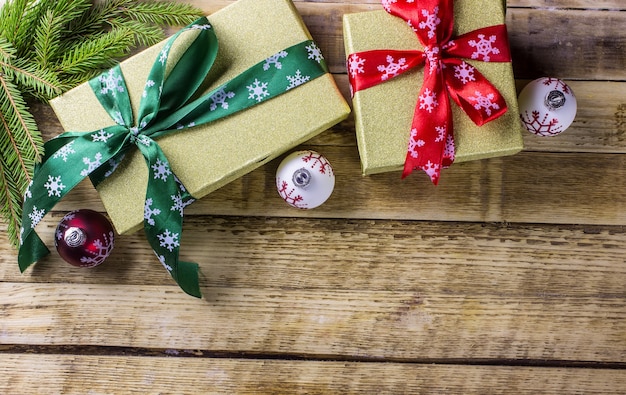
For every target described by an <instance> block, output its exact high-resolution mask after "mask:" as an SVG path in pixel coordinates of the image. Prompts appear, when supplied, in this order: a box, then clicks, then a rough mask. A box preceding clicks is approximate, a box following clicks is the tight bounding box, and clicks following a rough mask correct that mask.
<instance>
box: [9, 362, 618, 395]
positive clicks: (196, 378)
mask: <svg viewBox="0 0 626 395" xmlns="http://www.w3.org/2000/svg"><path fill="white" fill-rule="evenodd" d="M0 377H2V378H1V379H0V391H3V392H4V393H11V391H12V390H14V389H15V388H20V389H23V390H24V393H28V394H33V395H34V394H50V393H63V394H67V395H70V394H85V393H89V394H109V393H116V394H142V395H143V394H174V393H176V394H199V393H202V394H209V393H211V394H214V393H215V394H217V393H221V394H234V393H238V394H243V393H254V394H259V393H274V394H276V393H307V394H327V393H334V394H337V393H342V394H343V393H345V394H348V393H355V394H356V393H358V394H362V393H368V394H369V393H372V394H373V393H376V394H387V393H393V394H416V393H420V394H441V393H463V394H491V393H500V392H503V391H504V392H509V393H510V392H514V393H516V394H520V395H524V394H529V395H534V394H537V393H541V394H545V395H549V394H555V395H560V394H564V393H577V394H592V393H596V394H605V395H610V394H620V393H622V392H621V390H620V389H621V388H624V387H626V377H625V376H624V375H623V374H622V373H621V372H620V371H617V370H609V369H594V370H589V369H571V368H570V369H564V368H552V369H538V368H533V367H502V366H461V365H419V364H394V363H386V364H380V363H354V362H330V361H329V362H322V361H280V360H271V359H270V360H241V359H205V358H153V357H150V358H141V357H124V356H123V357H118V356H112V357H107V356H80V355H78V356H74V355H37V356H35V355H15V354H7V355H3V356H1V357H0ZM34 377H37V379H34ZM112 377H115V379H114V380H112V379H111V378H112ZM190 378H193V379H190ZM505 389H506V390H505Z"/></svg>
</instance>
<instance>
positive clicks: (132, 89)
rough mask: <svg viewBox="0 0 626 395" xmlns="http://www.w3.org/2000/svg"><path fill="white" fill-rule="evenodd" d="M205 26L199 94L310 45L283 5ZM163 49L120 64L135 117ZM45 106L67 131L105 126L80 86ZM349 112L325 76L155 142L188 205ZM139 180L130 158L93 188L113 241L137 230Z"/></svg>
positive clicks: (243, 2)
mask: <svg viewBox="0 0 626 395" xmlns="http://www.w3.org/2000/svg"><path fill="white" fill-rule="evenodd" d="M208 19H209V21H210V23H211V25H212V27H213V29H214V31H215V33H216V35H217V39H218V41H219V51H218V54H217V58H216V60H215V64H214V65H213V68H212V69H211V71H210V73H209V76H208V78H207V81H211V83H210V86H207V87H206V92H209V91H211V90H212V89H214V88H216V87H219V86H220V85H221V84H223V83H225V82H228V81H230V80H231V79H232V78H234V77H235V76H238V75H239V74H241V73H242V72H244V71H245V70H247V69H248V68H250V67H251V66H253V65H255V64H257V63H259V62H262V61H263V60H265V59H267V58H268V57H271V56H272V55H274V54H276V53H278V52H280V51H282V50H284V49H286V48H288V47H290V46H293V45H295V44H298V43H301V42H303V41H306V40H310V39H311V36H310V34H309V32H308V30H307V28H306V26H305V25H304V24H303V22H302V20H301V18H300V16H299V14H298V12H297V10H296V9H295V7H294V6H293V4H292V2H291V1H290V0H239V1H237V2H235V3H233V4H231V5H229V6H227V7H225V8H223V9H222V10H220V11H218V12H216V13H214V14H212V15H211V16H209V18H208ZM181 39H182V40H184V39H183V38H181ZM163 46H164V43H161V44H159V45H156V46H154V47H151V48H148V49H146V50H145V51H143V52H141V53H139V54H137V55H135V56H133V57H131V58H129V59H127V60H125V61H124V62H122V63H121V69H122V72H123V74H124V76H125V80H126V84H127V86H128V91H129V95H130V98H131V104H132V106H133V107H134V110H135V112H137V109H138V107H139V102H140V100H141V97H142V91H143V89H144V86H145V84H146V76H147V75H148V73H149V72H150V69H151V67H152V64H153V62H154V61H155V59H157V57H158V55H159V52H160V51H161V49H162V48H163ZM181 47H184V45H183V46H181ZM177 48H178V47H177ZM177 48H172V52H171V55H170V57H171V58H175V57H180V56H181V54H180V53H178V54H177V53H176V51H177ZM168 66H169V63H168ZM180 89H185V87H184V86H181V87H180ZM51 105H52V107H53V109H54V111H55V112H56V114H57V116H58V118H59V120H60V121H61V124H62V125H63V127H64V129H65V130H68V131H93V130H98V129H100V128H103V127H107V126H111V125H112V124H113V121H112V120H111V117H109V116H108V115H107V113H106V112H105V110H104V109H103V108H102V106H101V104H100V103H99V102H98V100H97V98H96V96H95V95H94V93H93V91H92V89H91V87H90V86H89V85H88V84H83V85H81V86H79V87H77V88H75V89H73V90H71V91H69V92H68V93H66V94H64V95H62V96H60V97H58V98H56V99H54V100H52V102H51ZM349 112H350V108H349V106H348V104H347V103H346V102H345V100H344V98H343V96H342V95H341V93H340V92H339V90H338V89H337V87H336V85H335V82H334V80H333V77H332V76H331V75H330V74H329V73H327V74H325V75H323V76H321V77H319V78H316V79H312V80H311V81H309V82H307V83H304V84H302V85H300V86H297V89H293V90H290V91H289V92H287V93H285V94H282V95H280V96H277V97H274V98H272V99H270V100H268V101H266V102H263V103H261V104H258V105H256V106H254V107H252V108H249V109H247V110H244V111H241V112H238V113H236V114H234V115H231V116H228V117H226V118H222V119H219V120H217V121H214V122H211V123H208V124H205V125H201V126H197V127H193V128H191V129H187V130H185V131H182V132H179V133H173V134H168V135H165V136H163V137H160V138H158V139H157V142H158V143H159V145H160V146H161V148H162V149H163V151H164V153H165V155H166V156H167V158H168V160H169V162H170V164H171V167H172V171H173V173H174V174H176V175H177V176H178V178H179V179H180V180H181V181H182V183H183V184H184V185H185V187H186V188H187V190H188V191H189V192H190V193H191V194H192V195H193V196H194V197H196V198H200V197H202V196H205V195H207V194H208V193H210V192H212V191H214V190H216V189H218V188H220V187H221V186H223V185H225V184H227V183H228V182H230V181H233V180H235V179H236V178H238V177H241V176H242V175H244V174H246V173H248V172H250V171H252V170H254V169H255V168H257V167H259V166H261V165H263V164H265V163H267V162H269V161H270V160H272V159H273V158H275V157H277V156H278V155H280V154H282V153H284V152H285V151H287V150H289V149H291V148H293V147H295V146H296V145H298V144H300V143H302V142H304V141H306V140H308V139H310V138H311V137H313V136H315V135H317V134H319V133H321V132H322V131H324V130H326V129H328V128H330V127H331V126H333V125H335V124H337V123H338V122H340V121H342V120H343V119H345V118H346V117H347V116H348V114H349ZM147 177H148V169H147V166H146V163H145V160H144V158H143V156H142V155H141V154H140V153H139V152H138V151H137V150H134V151H133V152H132V154H129V155H127V156H126V158H125V159H124V161H123V162H122V163H121V164H120V165H119V167H118V168H117V170H116V171H115V172H114V173H113V175H112V176H110V177H109V178H107V179H106V180H105V181H104V182H102V183H101V184H99V185H98V186H97V190H98V192H99V194H100V197H101V199H102V201H103V203H104V206H105V208H106V210H107V212H108V214H109V217H110V218H111V220H112V222H113V224H114V226H115V228H116V230H117V231H118V232H119V233H120V234H125V233H129V232H132V231H136V230H137V229H139V228H140V227H141V226H142V223H143V220H144V199H145V191H146V185H147Z"/></svg>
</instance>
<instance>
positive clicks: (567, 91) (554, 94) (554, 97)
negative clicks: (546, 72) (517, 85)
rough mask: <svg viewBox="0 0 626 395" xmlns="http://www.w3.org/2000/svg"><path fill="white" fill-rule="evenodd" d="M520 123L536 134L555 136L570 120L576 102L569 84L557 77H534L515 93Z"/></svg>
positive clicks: (572, 117) (561, 131)
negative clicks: (517, 94)
mask: <svg viewBox="0 0 626 395" xmlns="http://www.w3.org/2000/svg"><path fill="white" fill-rule="evenodd" d="M518 102H519V111H520V118H521V120H522V123H523V124H524V127H525V128H526V129H527V130H528V131H529V132H531V133H534V134H536V135H538V136H556V135H558V134H560V133H563V132H564V131H565V130H566V129H567V128H568V127H569V126H570V125H571V124H572V122H574V118H575V117H576V110H577V103H576V96H574V92H573V91H572V88H570V87H569V86H568V85H567V84H566V83H565V82H563V81H561V80H560V79H557V78H549V77H544V78H538V79H536V80H534V81H531V82H530V83H529V84H528V85H526V86H525V87H524V89H522V91H521V92H520V94H519V97H518Z"/></svg>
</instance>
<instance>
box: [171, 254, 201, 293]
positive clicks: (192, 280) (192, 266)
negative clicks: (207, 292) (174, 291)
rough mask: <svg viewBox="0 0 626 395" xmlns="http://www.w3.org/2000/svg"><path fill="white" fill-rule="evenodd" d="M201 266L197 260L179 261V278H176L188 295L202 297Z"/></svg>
mask: <svg viewBox="0 0 626 395" xmlns="http://www.w3.org/2000/svg"><path fill="white" fill-rule="evenodd" d="M199 271H200V268H199V266H198V264H197V263H195V262H183V261H179V262H178V279H175V280H176V282H177V283H178V285H179V286H180V288H181V289H182V290H183V291H185V293H187V294H188V295H191V296H195V297H196V298H201V297H202V293H201V292H200V279H199V277H198V274H199Z"/></svg>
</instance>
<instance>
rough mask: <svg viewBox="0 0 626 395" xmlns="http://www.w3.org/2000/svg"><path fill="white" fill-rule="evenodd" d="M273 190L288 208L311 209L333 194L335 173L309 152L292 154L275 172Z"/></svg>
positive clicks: (317, 156)
mask: <svg viewBox="0 0 626 395" xmlns="http://www.w3.org/2000/svg"><path fill="white" fill-rule="evenodd" d="M276 188H277V189H278V194H279V195H280V197H281V198H283V200H284V201H285V202H287V204H289V205H290V206H293V207H296V208H300V209H311V208H315V207H318V206H320V205H321V204H322V203H324V202H325V201H326V200H328V198H329V197H330V195H331V194H332V193H333V189H334V188H335V173H334V172H333V168H332V166H331V165H330V162H328V160H327V159H326V158H325V157H324V156H322V155H321V154H319V153H317V152H315V151H309V150H307V151H297V152H293V153H291V154H290V155H288V156H287V157H286V158H285V159H283V161H282V162H281V163H280V165H279V166H278V169H277V170H276Z"/></svg>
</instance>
